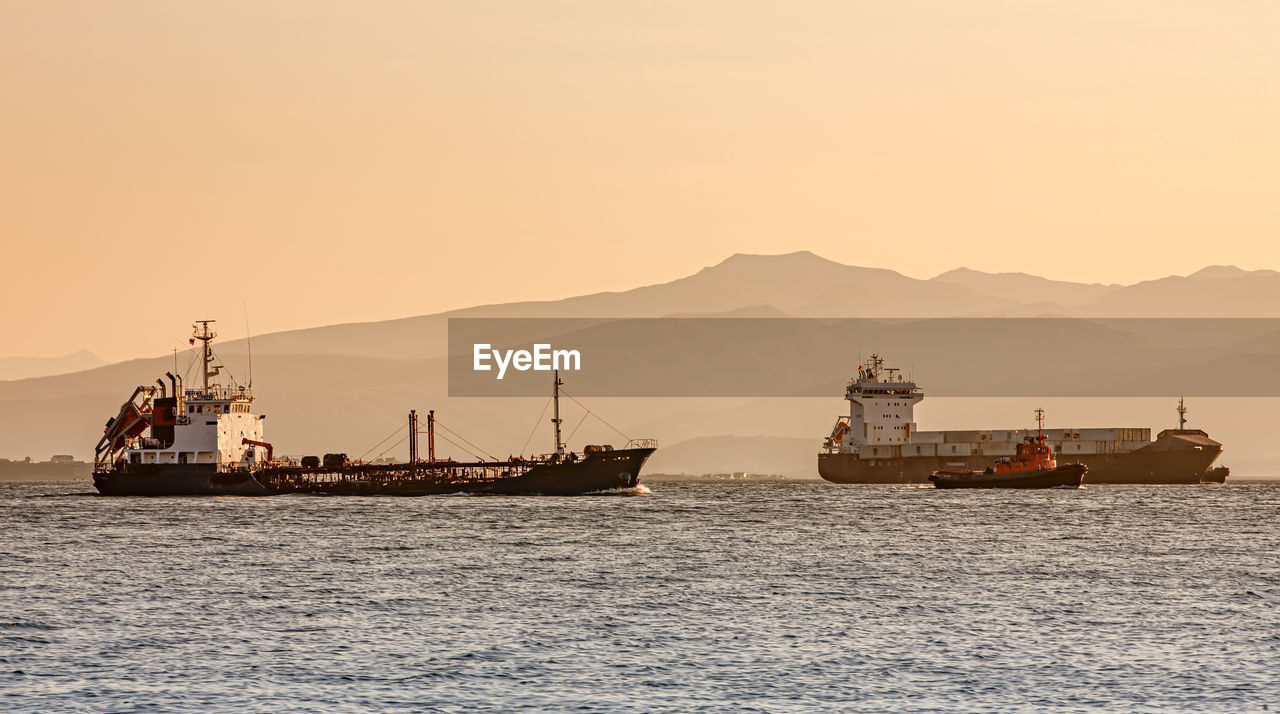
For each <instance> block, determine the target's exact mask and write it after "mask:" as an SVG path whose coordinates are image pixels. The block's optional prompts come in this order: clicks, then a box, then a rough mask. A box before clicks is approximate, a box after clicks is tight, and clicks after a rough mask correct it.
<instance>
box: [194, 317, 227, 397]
mask: <svg viewBox="0 0 1280 714" xmlns="http://www.w3.org/2000/svg"><path fill="white" fill-rule="evenodd" d="M214 322H217V320H196V321H195V323H194V324H193V325H192V326H191V327H192V328H193V329H194V330H195V332H194V334H192V335H191V343H192V344H195V341H196V340H200V343H201V344H200V352H201V357H202V359H201V369H200V373H201V378H202V379H201V384H202V386H203V387H204V391H206V392H208V391H209V378H210V377H216V376H218V373H219V372H221V371H222V365H218V364H214V363H213V361H214V356H213V350H212V348H210V347H209V343H210V342H212V341H213V338H215V337H217V336H218V333H217V332H214V331H213V328H211V327H209V325H210V324H212V323H214Z"/></svg>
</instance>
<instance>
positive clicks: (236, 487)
mask: <svg viewBox="0 0 1280 714" xmlns="http://www.w3.org/2000/svg"><path fill="white" fill-rule="evenodd" d="M93 486H94V488H96V489H98V493H100V494H102V495H103V496H270V495H271V493H272V492H271V491H270V490H269V489H268V488H267V487H266V486H263V485H262V483H261V482H259V481H258V479H257V478H256V476H255V475H254V474H252V473H249V472H245V471H230V472H228V471H222V472H219V471H218V470H217V466H216V465H214V464H130V465H128V467H127V468H125V469H120V470H114V471H95V472H94V474H93Z"/></svg>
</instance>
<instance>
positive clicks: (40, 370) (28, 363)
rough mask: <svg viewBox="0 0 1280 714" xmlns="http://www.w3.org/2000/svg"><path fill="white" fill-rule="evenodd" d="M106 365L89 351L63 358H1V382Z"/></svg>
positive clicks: (80, 351)
mask: <svg viewBox="0 0 1280 714" xmlns="http://www.w3.org/2000/svg"><path fill="white" fill-rule="evenodd" d="M104 364H106V363H105V362H103V361H102V360H101V359H99V358H98V356H97V355H95V354H94V353H92V352H90V351H89V350H79V351H77V352H73V353H71V354H69V355H63V356H61V357H0V381H9V380H15V379H26V378H28V377H44V376H47V375H50V374H66V373H68V372H79V371H81V370H85V369H93V368H94V367H101V366H102V365H104Z"/></svg>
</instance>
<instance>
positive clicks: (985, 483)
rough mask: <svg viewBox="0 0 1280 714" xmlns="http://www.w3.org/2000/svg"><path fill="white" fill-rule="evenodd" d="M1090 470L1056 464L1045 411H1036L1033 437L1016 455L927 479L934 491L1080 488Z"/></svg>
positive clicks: (942, 473)
mask: <svg viewBox="0 0 1280 714" xmlns="http://www.w3.org/2000/svg"><path fill="white" fill-rule="evenodd" d="M1088 470H1089V467H1087V466H1085V465H1084V464H1065V465H1063V466H1059V465H1058V460H1057V459H1055V458H1054V457H1053V447H1051V446H1050V445H1049V444H1047V443H1046V442H1045V438H1044V410H1043V409H1037V410H1036V435H1035V436H1028V437H1026V438H1025V439H1023V441H1022V443H1021V444H1018V446H1017V450H1016V454H1015V455H1014V456H1013V457H1012V458H1010V457H1007V456H1006V457H1002V458H999V459H996V462H995V463H994V464H992V465H991V466H988V467H987V468H986V469H985V470H983V471H935V472H933V474H932V475H930V476H929V480H930V481H932V482H933V485H934V486H935V487H937V488H1059V487H1069V488H1079V487H1080V484H1081V483H1083V482H1084V475H1085V472H1087V471H1088Z"/></svg>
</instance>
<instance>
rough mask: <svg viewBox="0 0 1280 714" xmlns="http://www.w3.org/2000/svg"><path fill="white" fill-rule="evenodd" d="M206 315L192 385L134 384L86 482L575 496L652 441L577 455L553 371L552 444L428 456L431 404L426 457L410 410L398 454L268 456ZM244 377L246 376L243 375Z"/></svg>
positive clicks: (185, 489) (175, 492)
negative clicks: (527, 450)
mask: <svg viewBox="0 0 1280 714" xmlns="http://www.w3.org/2000/svg"><path fill="white" fill-rule="evenodd" d="M213 322H214V321H213V320H200V321H198V322H196V323H195V325H194V327H195V333H194V334H193V335H192V337H191V340H190V342H191V344H192V345H195V344H196V343H197V342H199V343H200V356H199V357H198V359H200V361H201V372H202V378H201V384H200V388H198V389H186V388H184V386H183V382H182V378H181V377H177V376H175V375H174V374H173V373H171V372H166V373H165V376H166V377H167V378H168V379H169V387H168V388H166V385H165V383H164V381H163V380H160V379H157V380H156V383H155V384H154V385H143V386H140V387H138V388H136V389H134V391H133V394H132V395H131V396H130V397H129V399H128V400H127V401H125V403H124V405H123V406H121V407H120V411H119V413H118V414H117V415H116V416H115V417H114V418H112V419H110V420H108V421H107V425H106V428H105V430H104V433H103V435H102V438H101V439H100V440H99V441H98V445H97V448H96V449H95V456H94V469H93V485H94V487H95V488H97V489H98V492H99V493H101V494H102V495H104V496H270V495H273V494H283V493H314V494H333V495H403V496H423V495H431V494H444V493H477V494H506V495H565V496H571V495H580V494H589V493H599V492H602V491H603V492H611V491H622V490H626V489H631V488H634V487H635V486H636V485H638V483H639V479H640V468H641V467H642V466H643V465H644V462H645V461H646V460H647V459H648V458H649V456H650V455H651V454H653V452H654V451H655V450H657V446H658V443H657V441H656V440H654V439H632V440H629V441H628V443H627V444H626V446H624V447H623V448H621V449H614V448H613V447H612V446H611V445H608V444H599V445H588V446H587V447H586V448H584V449H583V450H582V454H581V455H579V454H577V453H575V452H572V451H568V450H567V449H566V445H565V443H564V440H563V439H562V438H561V433H560V426H561V419H560V387H561V386H563V384H564V382H563V381H561V379H560V373H559V372H558V371H557V372H556V374H555V386H554V389H553V391H552V400H553V401H554V402H555V411H554V412H553V413H554V417H553V418H552V420H551V421H552V423H553V424H554V425H555V452H554V453H551V454H547V455H544V456H532V457H528V458H525V457H522V456H514V457H509V458H508V459H507V460H505V461H503V460H496V459H495V460H491V461H475V462H458V461H454V460H452V459H437V458H436V455H435V412H434V411H432V412H429V413H428V417H427V430H426V432H425V433H426V434H427V437H428V454H427V458H426V459H421V458H419V456H418V435H419V433H422V432H419V430H418V417H417V412H415V411H411V412H410V413H409V435H408V437H409V461H408V463H398V464H397V463H393V464H383V463H379V464H366V463H361V462H360V461H354V462H353V461H349V460H348V459H347V457H346V455H345V454H325V456H324V459H323V460H321V459H320V458H317V457H315V456H308V457H304V458H303V459H301V462H300V463H298V462H294V461H291V460H288V459H277V458H275V455H274V449H273V447H272V445H271V444H270V443H268V442H266V441H263V435H262V420H263V418H264V417H263V416H262V415H258V414H254V413H253V411H252V408H253V391H252V385H248V386H242V385H236V384H235V382H234V380H231V381H232V386H230V387H227V386H221V385H219V384H217V383H216V382H214V381H212V380H213V379H214V378H215V377H217V376H218V375H219V374H220V373H221V372H222V371H223V366H222V365H221V364H218V362H217V357H216V355H214V353H213V349H212V346H211V344H210V343H211V342H212V341H213V338H214V337H216V336H217V335H216V333H215V332H214V331H213V329H212V327H211V325H212V323H213ZM250 381H252V380H250Z"/></svg>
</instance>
